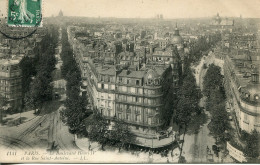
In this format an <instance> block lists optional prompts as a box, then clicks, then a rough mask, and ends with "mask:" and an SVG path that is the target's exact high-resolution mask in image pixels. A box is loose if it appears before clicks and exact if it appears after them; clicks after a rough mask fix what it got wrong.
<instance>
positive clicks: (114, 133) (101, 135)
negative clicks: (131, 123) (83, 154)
mask: <svg viewBox="0 0 260 165" xmlns="http://www.w3.org/2000/svg"><path fill="white" fill-rule="evenodd" d="M85 124H86V127H87V130H88V133H87V134H88V137H89V139H90V140H91V141H97V142H99V143H100V144H101V145H102V149H103V150H104V146H105V145H112V146H117V147H119V148H121V147H123V146H124V145H125V144H130V143H134V142H135V136H134V135H133V134H132V133H131V131H130V129H129V127H128V125H127V124H125V123H124V122H123V121H112V122H111V123H110V124H109V122H108V120H106V119H104V118H103V117H102V116H101V115H100V114H99V113H94V114H93V115H92V116H91V118H89V119H87V120H86V121H85ZM110 127H111V128H110Z"/></svg>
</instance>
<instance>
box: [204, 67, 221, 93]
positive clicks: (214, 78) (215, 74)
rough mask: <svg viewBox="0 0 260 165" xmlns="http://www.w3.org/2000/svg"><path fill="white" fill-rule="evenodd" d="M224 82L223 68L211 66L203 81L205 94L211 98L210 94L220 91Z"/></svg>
mask: <svg viewBox="0 0 260 165" xmlns="http://www.w3.org/2000/svg"><path fill="white" fill-rule="evenodd" d="M222 82H223V76H222V75H221V68H220V67H219V66H216V65H214V64H211V65H209V68H208V70H207V73H206V75H205V77H204V81H203V93H204V95H205V96H207V97H209V95H210V92H211V91H212V90H214V89H216V88H217V89H220V87H221V86H222Z"/></svg>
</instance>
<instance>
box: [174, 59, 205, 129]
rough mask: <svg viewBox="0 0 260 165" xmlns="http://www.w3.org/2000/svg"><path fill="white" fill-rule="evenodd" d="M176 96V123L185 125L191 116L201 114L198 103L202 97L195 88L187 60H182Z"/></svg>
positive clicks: (194, 80)
mask: <svg viewBox="0 0 260 165" xmlns="http://www.w3.org/2000/svg"><path fill="white" fill-rule="evenodd" d="M177 96H178V100H177V108H176V113H175V117H176V121H177V123H185V124H186V125H187V124H188V123H189V122H190V121H191V117H192V115H198V114H200V113H201V108H200V107H199V101H200V99H201V96H202V95H201V91H200V89H199V88H197V85H196V79H195V76H194V75H193V73H192V71H191V68H190V63H189V62H188V58H185V60H184V70H183V74H182V80H181V86H180V88H179V90H178V92H177Z"/></svg>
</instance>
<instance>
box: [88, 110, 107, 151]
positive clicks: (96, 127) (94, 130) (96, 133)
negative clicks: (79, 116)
mask: <svg viewBox="0 0 260 165" xmlns="http://www.w3.org/2000/svg"><path fill="white" fill-rule="evenodd" d="M86 126H87V129H88V138H89V139H90V140H91V141H97V142H99V143H100V144H101V145H102V149H104V148H103V147H104V145H106V144H108V142H109V139H108V123H107V121H106V120H104V119H103V118H102V116H101V115H100V114H97V113H94V114H93V115H92V119H91V120H90V119H89V120H86Z"/></svg>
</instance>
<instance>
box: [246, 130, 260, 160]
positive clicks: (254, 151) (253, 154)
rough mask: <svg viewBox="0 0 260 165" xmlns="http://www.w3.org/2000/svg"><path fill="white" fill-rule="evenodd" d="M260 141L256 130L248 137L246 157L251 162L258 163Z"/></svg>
mask: <svg viewBox="0 0 260 165" xmlns="http://www.w3.org/2000/svg"><path fill="white" fill-rule="evenodd" d="M259 140H260V136H259V133H258V132H257V131H256V130H253V131H252V132H251V133H250V134H249V136H248V137H247V140H246V147H245V156H247V157H248V159H249V160H250V161H255V162H256V161H257V160H256V159H257V158H258V157H259ZM258 162H259V160H258Z"/></svg>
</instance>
